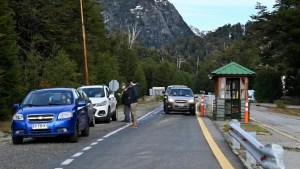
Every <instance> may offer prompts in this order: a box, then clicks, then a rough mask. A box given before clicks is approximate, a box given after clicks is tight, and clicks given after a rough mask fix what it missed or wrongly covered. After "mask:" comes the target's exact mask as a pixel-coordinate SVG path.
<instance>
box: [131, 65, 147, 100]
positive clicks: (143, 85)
mask: <svg viewBox="0 0 300 169" xmlns="http://www.w3.org/2000/svg"><path fill="white" fill-rule="evenodd" d="M134 79H135V80H136V81H137V82H138V84H139V90H140V92H139V95H140V97H143V96H144V95H145V94H146V93H147V88H148V86H147V81H146V77H145V72H144V70H143V65H142V64H139V65H138V66H137V69H136V71H135V73H134Z"/></svg>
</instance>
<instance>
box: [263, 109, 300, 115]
mask: <svg viewBox="0 0 300 169" xmlns="http://www.w3.org/2000/svg"><path fill="white" fill-rule="evenodd" d="M268 111H269V112H275V113H281V114H286V115H292V116H300V109H290V108H269V109H268Z"/></svg>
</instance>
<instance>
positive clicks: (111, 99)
mask: <svg viewBox="0 0 300 169" xmlns="http://www.w3.org/2000/svg"><path fill="white" fill-rule="evenodd" d="M78 90H80V91H83V92H84V93H85V94H86V95H87V96H88V97H89V99H90V100H91V101H92V104H93V105H94V108H95V109H96V111H95V119H96V121H104V122H106V123H110V119H111V120H113V121H117V99H116V98H115V96H114V94H113V93H112V92H111V91H110V89H109V88H108V87H107V86H106V85H93V86H82V87H79V88H78Z"/></svg>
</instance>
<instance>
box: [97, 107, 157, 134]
mask: <svg viewBox="0 0 300 169" xmlns="http://www.w3.org/2000/svg"><path fill="white" fill-rule="evenodd" d="M161 107H162V106H160V107H158V108H156V109H154V110H152V111H151V112H149V113H147V114H146V115H144V116H143V117H141V118H139V119H138V121H140V120H142V119H144V118H145V117H147V116H149V115H150V114H152V113H154V112H156V111H157V110H158V109H160V108H161ZM129 126H130V124H127V125H126V126H123V127H121V128H119V129H117V130H115V131H112V132H110V133H108V134H107V135H105V136H103V138H107V137H110V136H112V135H114V134H116V133H118V132H119V131H121V130H123V129H125V128H127V127H129Z"/></svg>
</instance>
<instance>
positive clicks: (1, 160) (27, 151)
mask: <svg viewBox="0 0 300 169" xmlns="http://www.w3.org/2000/svg"><path fill="white" fill-rule="evenodd" d="M161 105H162V102H150V103H145V104H138V107H137V114H138V117H141V116H143V115H145V114H147V113H148V112H150V111H151V110H154V109H155V108H157V107H159V106H161ZM123 119H124V113H123V107H119V108H118V121H112V122H111V123H99V124H96V126H95V127H92V128H90V135H89V137H80V139H79V142H78V143H69V142H66V141H65V140H64V139H62V138H39V139H32V138H28V139H25V140H24V144H22V145H13V144H12V142H11V139H10V135H7V134H4V133H0V169H2V168H3V169H18V168H22V169H23V168H26V169H38V168H43V165H45V164H47V163H49V162H51V159H54V158H57V157H58V156H61V155H63V154H64V153H67V152H69V151H72V150H74V149H76V148H77V147H81V146H82V145H85V144H87V143H89V142H91V141H92V140H94V139H97V138H99V137H101V136H104V135H105V134H107V133H109V132H110V131H113V130H115V129H117V128H119V127H121V126H124V125H126V123H124V122H120V121H121V120H123Z"/></svg>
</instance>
